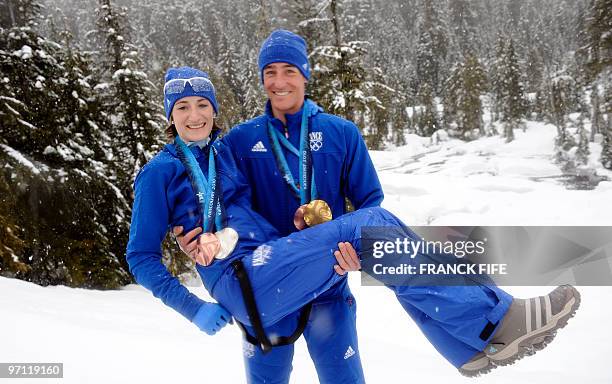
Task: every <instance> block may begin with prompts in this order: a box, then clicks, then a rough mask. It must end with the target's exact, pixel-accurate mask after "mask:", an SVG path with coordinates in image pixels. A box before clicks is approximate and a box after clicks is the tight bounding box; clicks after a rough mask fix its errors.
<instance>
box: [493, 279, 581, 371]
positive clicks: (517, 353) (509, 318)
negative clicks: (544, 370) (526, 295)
mask: <svg viewBox="0 0 612 384" xmlns="http://www.w3.org/2000/svg"><path fill="white" fill-rule="evenodd" d="M579 306H580V293H579V292H578V290H577V289H576V288H574V287H572V286H571V285H562V286H559V287H557V288H556V289H555V290H553V291H552V292H551V293H549V294H548V295H546V296H540V297H533V298H530V299H514V300H513V301H512V305H511V306H510V309H509V310H508V312H507V313H506V315H505V316H504V318H503V319H502V320H501V324H500V325H499V329H498V330H497V332H496V333H495V334H494V335H493V338H492V339H491V343H490V344H489V345H487V347H486V348H485V350H484V352H485V354H486V355H487V357H488V358H489V359H490V360H491V362H492V363H493V364H495V365H509V364H513V363H514V362H515V361H517V360H519V359H521V358H523V357H525V356H530V355H533V354H534V353H535V352H536V351H538V350H541V349H543V348H544V347H546V346H547V345H548V343H550V342H551V341H552V339H553V338H554V337H555V335H556V332H557V330H558V329H561V328H563V327H564V326H565V325H566V324H567V321H568V320H569V319H570V318H571V317H573V316H574V314H575V313H576V310H577V309H578V307H579Z"/></svg>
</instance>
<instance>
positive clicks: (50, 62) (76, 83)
mask: <svg viewBox="0 0 612 384" xmlns="http://www.w3.org/2000/svg"><path fill="white" fill-rule="evenodd" d="M33 9H34V11H33V12H32V13H30V14H31V15H33V16H32V17H36V11H35V9H36V8H33ZM22 11H23V10H22ZM22 22H23V25H15V26H13V27H12V28H9V29H2V28H0V46H2V47H5V48H4V49H3V50H1V51H0V73H2V81H1V82H0V83H1V85H0V118H1V119H2V124H1V125H0V137H1V139H0V162H1V163H2V164H4V167H3V170H2V172H0V189H2V190H4V191H6V193H3V194H2V195H3V196H5V198H3V200H2V203H1V204H0V216H2V217H0V222H2V223H3V225H2V226H1V228H0V238H3V239H6V241H7V243H6V244H7V245H8V246H9V249H7V248H4V249H2V250H1V251H0V256H1V257H0V274H3V275H9V276H15V277H19V278H23V279H26V280H30V281H33V282H36V283H39V284H67V285H72V286H89V287H98V288H111V287H118V286H120V285H122V284H125V283H127V282H128V281H129V277H128V274H127V271H126V269H124V268H122V266H121V262H120V258H119V257H120V254H121V251H118V250H117V248H118V247H117V245H116V243H114V242H113V240H112V231H109V228H110V227H111V226H112V225H116V218H118V217H120V215H121V212H122V211H121V209H124V208H125V204H124V205H122V204H121V203H116V204H110V205H109V202H111V201H113V202H116V201H117V199H116V198H115V196H116V187H115V186H114V185H113V184H112V183H111V182H110V177H109V176H110V174H111V173H110V172H108V169H107V167H106V164H105V162H104V160H105V156H104V150H103V139H104V136H103V135H102V133H101V131H100V130H99V129H98V126H99V122H100V117H99V114H98V112H97V106H98V105H99V102H98V101H99V100H97V99H96V98H95V96H94V94H93V92H92V89H91V88H92V87H91V82H92V81H91V79H90V78H89V76H88V74H89V73H90V71H89V67H88V66H89V63H88V61H87V58H86V57H85V56H84V55H82V54H81V53H79V52H78V51H77V50H73V49H72V48H71V47H68V46H62V45H61V44H58V43H56V42H52V41H49V40H47V39H46V38H44V37H43V36H41V35H40V34H39V33H38V31H37V30H35V29H34V28H33V27H34V26H35V25H36V22H34V20H23V21H22ZM3 244H4V243H3ZM3 247H4V245H3V246H0V248H3Z"/></svg>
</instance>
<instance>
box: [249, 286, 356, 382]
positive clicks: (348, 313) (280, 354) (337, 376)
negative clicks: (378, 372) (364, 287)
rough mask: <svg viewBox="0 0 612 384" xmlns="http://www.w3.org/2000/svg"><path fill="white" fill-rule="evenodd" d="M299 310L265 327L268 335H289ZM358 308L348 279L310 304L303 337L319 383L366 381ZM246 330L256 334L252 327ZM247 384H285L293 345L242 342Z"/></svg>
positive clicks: (290, 365) (294, 326)
mask: <svg viewBox="0 0 612 384" xmlns="http://www.w3.org/2000/svg"><path fill="white" fill-rule="evenodd" d="M298 317H299V311H298V312H294V313H291V314H289V315H287V316H286V317H284V318H283V319H281V320H280V321H278V322H277V323H275V324H273V325H271V326H269V327H267V328H266V334H267V335H268V337H269V338H271V337H274V335H282V336H286V335H290V334H292V333H293V332H294V331H295V329H296V328H297V326H298ZM356 320H357V308H356V303H355V298H354V297H353V295H352V294H351V292H350V289H349V288H348V284H347V279H342V280H341V281H340V283H338V284H336V285H334V286H333V287H332V288H331V289H330V290H329V291H327V292H326V293H325V294H324V295H323V296H320V297H318V298H317V299H316V300H314V302H313V304H312V309H311V312H310V316H309V318H308V323H307V324H306V328H305V329H304V334H303V335H304V339H305V340H306V344H307V346H308V351H309V353H310V356H311V358H312V360H313V363H314V366H315V368H316V370H317V376H318V378H319V383H322V384H362V383H365V378H364V376H363V368H362V366H361V359H360V356H359V346H358V342H357V328H356ZM246 330H247V332H249V333H250V334H251V335H254V334H255V331H254V330H253V328H252V327H249V326H246ZM243 343H244V344H243V354H244V365H245V368H246V376H247V383H249V384H257V383H270V384H287V383H289V377H290V375H291V370H292V361H293V351H294V345H293V344H289V345H284V346H279V347H274V348H272V350H271V351H270V352H268V353H267V354H264V353H263V352H262V350H261V348H259V347H257V346H255V345H253V344H251V343H249V342H248V341H247V340H244V342H243Z"/></svg>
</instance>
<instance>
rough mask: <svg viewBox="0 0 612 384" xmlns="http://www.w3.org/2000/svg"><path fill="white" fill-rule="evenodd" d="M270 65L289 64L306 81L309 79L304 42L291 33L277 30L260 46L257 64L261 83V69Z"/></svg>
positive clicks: (308, 66)
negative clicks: (298, 71)
mask: <svg viewBox="0 0 612 384" xmlns="http://www.w3.org/2000/svg"><path fill="white" fill-rule="evenodd" d="M272 63H289V64H291V65H293V66H295V67H296V68H297V69H299V70H300V72H301V73H302V75H304V77H305V78H306V80H308V79H310V65H308V54H307V53H306V42H305V41H304V39H303V38H302V37H301V36H299V35H296V34H295V33H293V32H289V31H286V30H284V29H277V30H275V31H274V32H272V33H271V34H270V36H268V38H267V39H266V40H265V41H264V42H263V44H262V45H261V49H260V50H259V61H258V64H259V75H260V76H261V81H262V82H263V69H264V68H265V67H266V65H268V64H272Z"/></svg>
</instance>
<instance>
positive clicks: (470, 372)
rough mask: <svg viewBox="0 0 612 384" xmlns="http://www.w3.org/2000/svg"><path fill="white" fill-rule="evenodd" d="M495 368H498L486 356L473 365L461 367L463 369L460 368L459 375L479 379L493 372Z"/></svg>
mask: <svg viewBox="0 0 612 384" xmlns="http://www.w3.org/2000/svg"><path fill="white" fill-rule="evenodd" d="M484 360H486V361H484ZM495 368H497V365H495V364H494V363H493V362H492V361H491V359H489V358H488V357H487V356H484V357H482V358H481V359H478V360H476V361H474V362H472V363H469V364H468V363H466V364H465V365H463V366H461V368H459V373H461V374H462V375H463V376H465V377H478V376H481V375H485V374H487V373H489V372H491V371H492V370H493V369H495Z"/></svg>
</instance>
